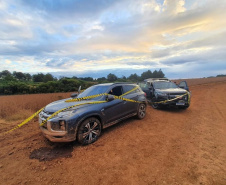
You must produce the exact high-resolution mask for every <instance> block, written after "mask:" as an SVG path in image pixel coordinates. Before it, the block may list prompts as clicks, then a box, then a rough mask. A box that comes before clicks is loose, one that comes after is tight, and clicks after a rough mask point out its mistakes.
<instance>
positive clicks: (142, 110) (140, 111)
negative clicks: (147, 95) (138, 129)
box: [137, 103, 146, 119]
mask: <svg viewBox="0 0 226 185" xmlns="http://www.w3.org/2000/svg"><path fill="white" fill-rule="evenodd" d="M145 115H146V105H145V104H144V103H141V104H139V106H138V111H137V118H138V119H143V118H144V117H145Z"/></svg>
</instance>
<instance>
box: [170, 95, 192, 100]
mask: <svg viewBox="0 0 226 185" xmlns="http://www.w3.org/2000/svg"><path fill="white" fill-rule="evenodd" d="M182 95H184V93H180V94H178V93H177V94H176V93H170V94H169V95H168V99H169V100H171V99H174V98H177V97H178V96H182ZM187 99H188V95H185V96H183V97H180V98H178V99H176V100H187Z"/></svg>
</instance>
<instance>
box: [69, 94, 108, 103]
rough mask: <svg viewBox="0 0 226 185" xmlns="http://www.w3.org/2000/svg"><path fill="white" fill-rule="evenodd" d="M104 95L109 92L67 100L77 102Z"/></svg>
mask: <svg viewBox="0 0 226 185" xmlns="http://www.w3.org/2000/svg"><path fill="white" fill-rule="evenodd" d="M103 95H108V94H107V93H102V94H96V95H91V96H86V97H83V98H75V99H71V100H66V101H65V102H77V101H82V100H88V99H92V98H96V97H98V96H103Z"/></svg>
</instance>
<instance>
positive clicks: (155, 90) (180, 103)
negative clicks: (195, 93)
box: [138, 78, 190, 109]
mask: <svg viewBox="0 0 226 185" xmlns="http://www.w3.org/2000/svg"><path fill="white" fill-rule="evenodd" d="M138 84H139V86H140V87H141V89H142V90H143V91H144V92H145V93H146V96H147V99H148V101H149V102H150V103H151V105H152V107H153V108H155V109H157V108H161V107H163V106H176V107H178V108H181V109H186V108H188V107H189V105H190V92H189V89H188V85H187V82H186V81H182V82H180V84H179V85H177V84H175V83H174V82H171V81H170V80H169V79H167V78H149V79H146V80H144V82H140V83H138Z"/></svg>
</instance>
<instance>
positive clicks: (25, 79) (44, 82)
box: [0, 69, 165, 95]
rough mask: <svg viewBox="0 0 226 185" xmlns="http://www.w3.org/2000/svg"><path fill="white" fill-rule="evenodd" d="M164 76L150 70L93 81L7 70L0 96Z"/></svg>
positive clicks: (1, 74)
mask: <svg viewBox="0 0 226 185" xmlns="http://www.w3.org/2000/svg"><path fill="white" fill-rule="evenodd" d="M164 77H165V74H164V73H163V72H162V70H161V69H160V70H158V71H157V70H154V71H153V72H152V71H151V70H148V71H145V72H143V73H142V74H141V75H140V76H139V75H137V74H136V73H134V74H131V75H130V76H129V77H125V76H122V77H117V76H116V75H115V74H112V73H110V74H108V75H107V76H106V77H101V78H97V79H94V78H92V77H83V78H81V77H80V78H79V77H76V76H73V77H72V78H68V77H60V78H59V79H58V78H55V77H54V76H53V75H51V74H50V73H47V74H43V73H38V74H34V75H31V74H29V73H22V72H17V71H14V72H13V73H11V72H10V71H8V70H4V71H1V72H0V94H1V95H11V94H34V93H54V92H73V91H77V90H78V88H79V86H82V88H83V89H85V88H88V87H90V86H91V85H94V84H98V83H107V82H138V81H142V80H144V79H147V78H164Z"/></svg>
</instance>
